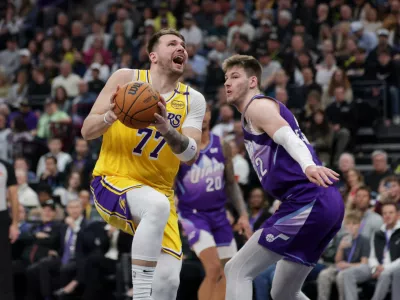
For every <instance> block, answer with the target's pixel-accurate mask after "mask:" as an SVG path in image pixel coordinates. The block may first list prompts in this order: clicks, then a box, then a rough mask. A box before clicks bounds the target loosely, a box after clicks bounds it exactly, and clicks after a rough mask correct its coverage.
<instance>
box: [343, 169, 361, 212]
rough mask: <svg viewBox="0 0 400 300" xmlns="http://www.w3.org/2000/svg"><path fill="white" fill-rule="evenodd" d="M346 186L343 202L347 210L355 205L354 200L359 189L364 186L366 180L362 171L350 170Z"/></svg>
mask: <svg viewBox="0 0 400 300" xmlns="http://www.w3.org/2000/svg"><path fill="white" fill-rule="evenodd" d="M345 180H346V185H345V190H344V193H343V200H344V202H345V203H346V207H347V208H352V207H353V205H354V198H355V196H356V193H357V191H358V189H359V188H360V187H361V186H363V185H364V178H363V176H362V174H361V172H360V171H358V170H356V169H350V170H348V171H347V174H346V178H345Z"/></svg>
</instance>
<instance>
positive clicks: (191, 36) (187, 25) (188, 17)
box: [179, 12, 203, 49]
mask: <svg viewBox="0 0 400 300" xmlns="http://www.w3.org/2000/svg"><path fill="white" fill-rule="evenodd" d="M179 32H180V33H181V34H182V35H183V37H184V38H185V42H186V43H187V44H193V45H194V46H195V48H196V49H199V48H201V47H202V46H203V33H202V31H201V30H200V28H199V27H197V25H196V24H195V21H194V19H193V15H192V14H191V13H188V12H187V13H185V14H184V15H183V28H182V29H181V30H179Z"/></svg>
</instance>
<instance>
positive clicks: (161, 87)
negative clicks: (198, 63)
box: [150, 67, 180, 94]
mask: <svg viewBox="0 0 400 300" xmlns="http://www.w3.org/2000/svg"><path fill="white" fill-rule="evenodd" d="M150 77H151V78H152V80H151V85H152V86H153V87H154V88H155V89H156V91H158V92H159V93H160V94H167V93H169V92H172V91H173V90H174V89H175V87H176V84H177V83H178V79H179V77H180V76H178V75H175V76H174V75H171V74H170V75H166V74H165V73H163V72H160V71H159V70H158V69H157V68H155V67H150Z"/></svg>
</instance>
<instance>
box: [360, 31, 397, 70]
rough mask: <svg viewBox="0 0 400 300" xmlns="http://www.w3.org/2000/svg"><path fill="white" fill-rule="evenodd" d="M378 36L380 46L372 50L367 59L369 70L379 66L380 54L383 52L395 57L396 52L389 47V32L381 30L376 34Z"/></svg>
mask: <svg viewBox="0 0 400 300" xmlns="http://www.w3.org/2000/svg"><path fill="white" fill-rule="evenodd" d="M376 34H377V36H378V45H377V46H376V48H375V49H374V50H372V51H371V52H370V53H369V55H368V58H367V63H368V67H369V68H374V67H376V66H377V65H378V63H379V62H378V57H379V53H381V52H382V51H387V52H389V53H390V56H394V55H395V54H396V51H395V50H394V49H393V48H392V46H390V45H389V30H387V29H385V28H381V29H379V30H378V31H377V32H376Z"/></svg>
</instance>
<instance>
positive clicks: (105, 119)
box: [103, 111, 113, 126]
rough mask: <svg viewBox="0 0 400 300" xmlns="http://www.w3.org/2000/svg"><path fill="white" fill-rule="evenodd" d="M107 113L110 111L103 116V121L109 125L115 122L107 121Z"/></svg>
mask: <svg viewBox="0 0 400 300" xmlns="http://www.w3.org/2000/svg"><path fill="white" fill-rule="evenodd" d="M107 114H108V111H107V112H106V113H105V114H104V116H103V121H104V123H106V124H107V125H108V126H111V125H112V124H113V123H110V122H108V121H107V118H106V116H107Z"/></svg>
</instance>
